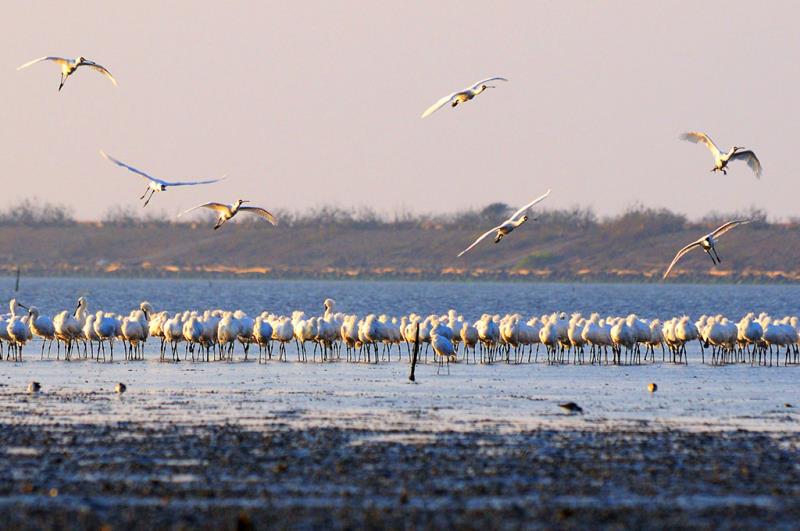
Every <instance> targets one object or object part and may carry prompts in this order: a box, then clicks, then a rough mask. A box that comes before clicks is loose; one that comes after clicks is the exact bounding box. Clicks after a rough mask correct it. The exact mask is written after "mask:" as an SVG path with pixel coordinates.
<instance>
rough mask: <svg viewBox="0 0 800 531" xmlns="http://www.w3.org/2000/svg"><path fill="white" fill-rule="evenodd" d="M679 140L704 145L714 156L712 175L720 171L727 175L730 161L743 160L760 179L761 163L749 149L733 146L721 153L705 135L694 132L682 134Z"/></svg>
mask: <svg viewBox="0 0 800 531" xmlns="http://www.w3.org/2000/svg"><path fill="white" fill-rule="evenodd" d="M681 139H683V140H688V141H689V142H694V143H695V144H698V143H702V144H705V145H706V147H707V148H708V149H709V150H710V151H711V154H712V155H713V156H714V167H713V168H711V172H712V173H713V172H716V171H721V172H722V173H724V174H725V175H727V174H728V170H727V169H726V168H727V166H728V163H729V162H730V161H732V160H743V161H745V162H746V163H747V165H748V166H749V167H750V169H751V170H753V173H755V174H756V177H757V178H759V179H760V178H761V162H759V160H758V157H756V154H755V153H753V152H752V151H750V150H749V149H744V148H743V147H739V146H733V147H732V148H731V149H730V151H728V152H727V153H722V152H721V151H720V150H719V148H718V147H717V146H716V144H714V141H713V140H711V138H710V137H709V136H708V135H707V134H705V133H698V132H694V131H692V132H689V133H684V134H682V135H681Z"/></svg>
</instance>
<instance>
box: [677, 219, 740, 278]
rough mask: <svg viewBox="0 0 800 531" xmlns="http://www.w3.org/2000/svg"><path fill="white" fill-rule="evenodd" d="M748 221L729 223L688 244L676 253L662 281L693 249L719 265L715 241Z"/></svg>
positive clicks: (738, 220)
mask: <svg viewBox="0 0 800 531" xmlns="http://www.w3.org/2000/svg"><path fill="white" fill-rule="evenodd" d="M750 221H752V220H749V219H737V220H734V221H729V222H727V223H725V224H724V225H722V226H720V227H718V228H716V229H715V230H714V231H713V232H709V233H708V234H706V235H705V236H703V237H701V238H699V239H697V240H695V241H693V242H692V243H690V244H689V245H687V246H686V247H684V248H683V249H681V250H680V251H678V254H676V255H675V258H673V259H672V263H670V264H669V267H668V268H667V271H666V273H664V276H663V277H662V279H664V278H667V275H669V272H670V271H672V268H673V267H674V266H675V264H677V263H678V260H680V259H681V258H683V255H685V254H686V253H688V252H689V251H691V250H692V249H694V248H695V247H702V248H703V250H704V251H705V252H706V254H707V255H708V256H709V257H710V258H711V261H712V262H714V264H719V263H721V262H722V260H720V258H719V254H717V247H716V244H717V239H718V238H719V237H720V236H722V235H723V234H725V233H726V232H728V231H729V230H731V229H732V228H734V227H736V226H738V225H744V224H745V223H750ZM712 251H713V254H712Z"/></svg>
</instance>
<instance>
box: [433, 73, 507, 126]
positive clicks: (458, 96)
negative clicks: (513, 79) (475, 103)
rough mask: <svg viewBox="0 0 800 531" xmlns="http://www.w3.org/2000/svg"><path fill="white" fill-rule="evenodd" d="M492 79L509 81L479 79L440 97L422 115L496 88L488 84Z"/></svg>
mask: <svg viewBox="0 0 800 531" xmlns="http://www.w3.org/2000/svg"><path fill="white" fill-rule="evenodd" d="M492 81H508V80H507V79H506V78H504V77H489V78H486V79H483V80H481V81H478V82H477V83H475V84H474V85H472V86H470V87H467V88H465V89H463V90H458V91H456V92H453V93H452V94H448V95H447V96H445V97H444V98H442V99H440V100H439V101H437V102H436V103H434V104H433V105H431V106H430V107H428V108H427V109H425V112H424V113H422V117H423V118H425V117H426V116H430V115H431V114H433V113H435V112H436V111H438V110H439V109H441V108H442V107H444V106H445V105H447V104H448V103H449V104H450V106H451V107H455V106H456V105H458V104H459V103H464V102H466V101H469V100H471V99H472V98H474V97H475V96H477V95H478V94H480V93H481V92H483V91H484V90H486V89H490V88H495V86H494V85H487V83H491V82H492Z"/></svg>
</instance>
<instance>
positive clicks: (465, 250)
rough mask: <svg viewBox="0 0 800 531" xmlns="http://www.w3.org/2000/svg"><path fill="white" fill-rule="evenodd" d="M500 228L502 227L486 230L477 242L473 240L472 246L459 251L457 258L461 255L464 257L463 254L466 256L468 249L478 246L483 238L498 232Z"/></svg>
mask: <svg viewBox="0 0 800 531" xmlns="http://www.w3.org/2000/svg"><path fill="white" fill-rule="evenodd" d="M500 227H502V225H498V226H497V227H495V228H493V229H489V230H487V231H486V232H484V233H483V234H481V235H480V236H479V237H478V239H477V240H475V241H474V242H472V245H470V246H469V247H467V248H466V249H464V250H463V251H461V252H460V253H458V257H459V258H460V257H461V256H462V255H464V254H466V253H467V252H469V250H470V249H472V248H473V247H475V246H476V245H478V244H479V243H480V242H481V240H483V239H484V238H485V237H487V236H488V235H490V234H492V233H493V232H495V231H497V230H498V229H499V228H500Z"/></svg>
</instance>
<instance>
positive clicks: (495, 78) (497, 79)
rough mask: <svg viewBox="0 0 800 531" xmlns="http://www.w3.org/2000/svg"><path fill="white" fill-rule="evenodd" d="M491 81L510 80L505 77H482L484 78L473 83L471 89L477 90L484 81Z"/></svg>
mask: <svg viewBox="0 0 800 531" xmlns="http://www.w3.org/2000/svg"><path fill="white" fill-rule="evenodd" d="M490 81H508V80H507V79H506V78H504V77H487V78H486V79H482V80H480V81H478V82H477V83H473V85H472V86H471V87H470V89H472V90H475V89H476V88H478V87H480V86H481V85H483V84H484V83H488V82H490Z"/></svg>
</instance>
